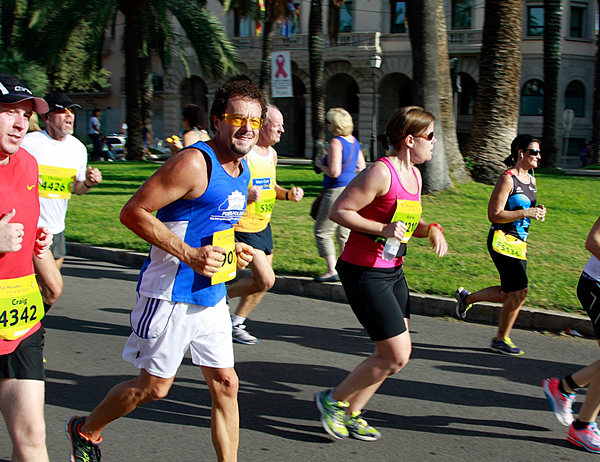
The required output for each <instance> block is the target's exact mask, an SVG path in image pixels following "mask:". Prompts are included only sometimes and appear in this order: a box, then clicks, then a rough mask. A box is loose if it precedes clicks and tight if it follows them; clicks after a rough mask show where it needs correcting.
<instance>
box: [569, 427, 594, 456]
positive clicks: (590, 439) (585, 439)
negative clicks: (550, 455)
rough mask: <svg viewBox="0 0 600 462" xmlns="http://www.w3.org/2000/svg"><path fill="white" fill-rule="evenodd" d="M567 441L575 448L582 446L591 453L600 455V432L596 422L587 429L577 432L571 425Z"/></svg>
mask: <svg viewBox="0 0 600 462" xmlns="http://www.w3.org/2000/svg"><path fill="white" fill-rule="evenodd" d="M567 440H569V441H570V442H571V443H573V444H574V445H575V446H581V447H582V448H585V449H587V450H588V451H590V452H595V453H596V454H600V432H599V431H598V426H597V425H596V422H591V423H589V424H588V425H587V427H585V428H582V429H581V430H575V427H573V425H571V426H570V427H569V433H568V435H567Z"/></svg>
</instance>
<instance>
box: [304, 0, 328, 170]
mask: <svg viewBox="0 0 600 462" xmlns="http://www.w3.org/2000/svg"><path fill="white" fill-rule="evenodd" d="M308 56H309V70H310V92H311V99H312V114H311V119H312V136H313V161H315V160H316V159H319V158H321V157H323V156H324V155H325V92H324V88H323V87H324V85H323V80H324V79H323V73H324V64H323V4H322V2H321V0H311V2H310V18H309V23H308Z"/></svg>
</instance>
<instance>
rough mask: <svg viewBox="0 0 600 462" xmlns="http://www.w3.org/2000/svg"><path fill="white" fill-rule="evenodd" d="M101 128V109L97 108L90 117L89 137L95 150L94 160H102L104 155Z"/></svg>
mask: <svg viewBox="0 0 600 462" xmlns="http://www.w3.org/2000/svg"><path fill="white" fill-rule="evenodd" d="M77 106H78V105H77ZM80 109H81V107H80ZM100 127H101V125H100V109H98V108H95V109H94V110H93V111H92V117H90V120H89V123H88V136H89V137H90V140H92V143H93V144H94V150H93V151H92V160H98V159H100V154H102V132H101V131H100Z"/></svg>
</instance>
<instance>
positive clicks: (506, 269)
mask: <svg viewBox="0 0 600 462" xmlns="http://www.w3.org/2000/svg"><path fill="white" fill-rule="evenodd" d="M493 238H494V231H493V230H490V234H489V235H488V240H487V248H488V252H489V253H490V257H492V261H493V262H494V265H496V269H497V270H498V273H499V274H500V287H501V288H502V292H504V293H505V294H510V293H511V292H518V291H519V290H522V289H526V288H527V285H528V281H527V260H520V259H518V258H512V257H507V256H506V255H502V254H500V253H498V252H496V251H495V250H494V249H493V247H492V239H493Z"/></svg>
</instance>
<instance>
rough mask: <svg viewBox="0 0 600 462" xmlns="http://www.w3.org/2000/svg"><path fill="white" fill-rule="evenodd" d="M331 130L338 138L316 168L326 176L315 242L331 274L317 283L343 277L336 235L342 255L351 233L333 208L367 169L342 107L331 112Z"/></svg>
mask: <svg viewBox="0 0 600 462" xmlns="http://www.w3.org/2000/svg"><path fill="white" fill-rule="evenodd" d="M326 119H327V128H328V129H329V131H330V132H331V133H332V134H333V135H334V138H333V139H332V140H331V142H330V143H329V150H328V151H327V155H326V156H325V157H323V159H322V160H317V162H316V164H315V165H316V166H317V167H319V168H320V169H321V171H322V172H323V173H324V177H323V189H324V192H323V195H322V197H321V202H320V204H319V209H318V212H317V216H316V221H315V228H314V233H315V239H316V241H317V249H318V251H319V256H320V257H321V258H324V259H325V262H326V263H327V272H325V273H324V274H321V275H320V276H317V277H316V278H315V281H317V282H334V281H339V280H340V278H339V276H338V274H337V271H336V269H335V262H336V253H335V243H334V242H333V236H334V235H335V237H336V241H337V244H338V249H339V251H340V253H342V251H343V250H344V244H345V243H346V240H347V239H348V235H349V234H350V230H349V229H348V228H344V227H343V226H340V225H338V224H337V223H335V222H333V221H331V220H330V219H329V217H328V215H329V210H330V209H331V206H332V205H333V203H334V202H335V201H336V199H337V198H338V197H339V195H340V194H341V193H342V191H343V190H344V188H345V187H346V185H347V184H348V183H350V181H352V179H353V178H354V177H355V176H356V173H357V172H360V171H361V170H363V169H364V168H365V166H366V162H365V158H364V156H363V153H362V150H361V149H360V145H359V143H358V140H357V139H356V138H354V136H352V131H353V130H354V123H353V122H352V116H351V115H350V114H349V113H348V111H346V110H345V109H342V108H332V109H330V110H329V111H328V112H327V115H326Z"/></svg>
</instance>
